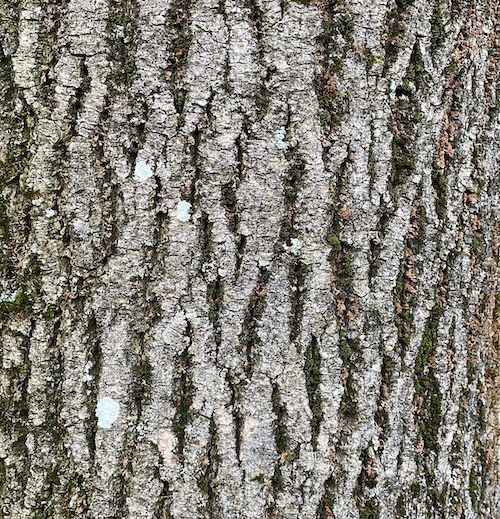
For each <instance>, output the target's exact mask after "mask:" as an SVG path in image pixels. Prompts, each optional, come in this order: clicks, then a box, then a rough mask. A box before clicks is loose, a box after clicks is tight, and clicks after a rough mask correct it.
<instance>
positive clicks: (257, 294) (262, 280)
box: [239, 268, 269, 377]
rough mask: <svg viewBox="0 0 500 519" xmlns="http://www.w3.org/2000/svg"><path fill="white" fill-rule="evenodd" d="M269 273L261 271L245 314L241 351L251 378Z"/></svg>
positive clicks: (247, 372)
mask: <svg viewBox="0 0 500 519" xmlns="http://www.w3.org/2000/svg"><path fill="white" fill-rule="evenodd" d="M268 282H269V272H268V271H267V269H265V268H261V269H260V270H259V276H258V278H257V282H256V285H255V289H254V291H253V293H252V296H251V297H250V302H249V304H248V306H247V310H246V312H245V317H244V320H243V326H242V332H241V335H240V337H239V339H240V351H241V353H243V354H244V355H245V372H246V374H247V376H248V377H251V375H252V371H253V366H254V362H255V360H256V359H255V356H256V352H255V349H256V346H257V345H258V344H260V338H259V336H258V334H257V330H258V326H259V321H260V319H261V317H262V315H263V313H264V310H265V308H266V304H267V303H266V294H267V284H268Z"/></svg>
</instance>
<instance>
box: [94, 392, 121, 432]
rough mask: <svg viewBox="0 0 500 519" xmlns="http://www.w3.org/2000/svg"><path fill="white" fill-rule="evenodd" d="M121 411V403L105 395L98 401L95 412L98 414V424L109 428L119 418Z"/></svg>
mask: <svg viewBox="0 0 500 519" xmlns="http://www.w3.org/2000/svg"><path fill="white" fill-rule="evenodd" d="M119 413H120V404H119V403H118V402H117V401H116V400H113V399H112V398H109V397H108V396H105V397H104V398H101V399H100V400H99V401H98V402H97V407H96V410H95V414H96V416H97V426H98V427H102V428H103V429H109V428H110V427H111V426H112V425H113V423H114V422H115V421H116V419H117V418H118V415H119Z"/></svg>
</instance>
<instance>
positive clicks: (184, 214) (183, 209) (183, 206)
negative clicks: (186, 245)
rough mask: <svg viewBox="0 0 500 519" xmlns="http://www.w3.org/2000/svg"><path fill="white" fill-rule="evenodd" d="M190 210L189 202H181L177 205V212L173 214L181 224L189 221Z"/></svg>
mask: <svg viewBox="0 0 500 519" xmlns="http://www.w3.org/2000/svg"><path fill="white" fill-rule="evenodd" d="M190 210H191V204H190V203H189V202H186V200H181V201H180V202H179V203H178V204H177V210H176V212H175V216H176V218H177V220H180V221H181V222H187V221H189V218H190V217H191V215H190V214H189V212H190Z"/></svg>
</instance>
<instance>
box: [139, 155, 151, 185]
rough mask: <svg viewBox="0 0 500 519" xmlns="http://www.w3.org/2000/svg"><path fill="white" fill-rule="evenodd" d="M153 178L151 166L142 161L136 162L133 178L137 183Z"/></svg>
mask: <svg viewBox="0 0 500 519" xmlns="http://www.w3.org/2000/svg"><path fill="white" fill-rule="evenodd" d="M152 176H153V170H152V169H151V166H150V165H149V164H148V163H147V162H145V161H144V160H138V161H137V162H136V164H135V170H134V178H135V180H137V181H138V182H144V181H145V180H147V179H148V178H151V177H152Z"/></svg>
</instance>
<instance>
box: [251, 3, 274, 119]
mask: <svg viewBox="0 0 500 519" xmlns="http://www.w3.org/2000/svg"><path fill="white" fill-rule="evenodd" d="M244 5H245V8H246V9H247V12H248V17H249V18H250V22H251V23H252V25H253V28H254V35H255V40H256V47H257V56H256V59H257V63H258V65H259V68H261V69H263V70H265V74H261V76H262V75H264V78H263V79H262V80H261V81H260V83H259V84H258V86H257V87H256V93H255V110H256V119H257V121H260V120H262V119H263V118H264V116H265V115H266V113H267V111H268V108H269V104H270V99H271V88H270V80H271V77H272V74H273V73H274V71H275V68H274V67H272V66H271V67H267V66H266V65H265V61H264V58H265V54H266V49H265V46H264V42H263V21H264V20H263V15H264V13H263V12H262V9H261V8H260V6H259V5H258V0H245V3H244Z"/></svg>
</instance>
